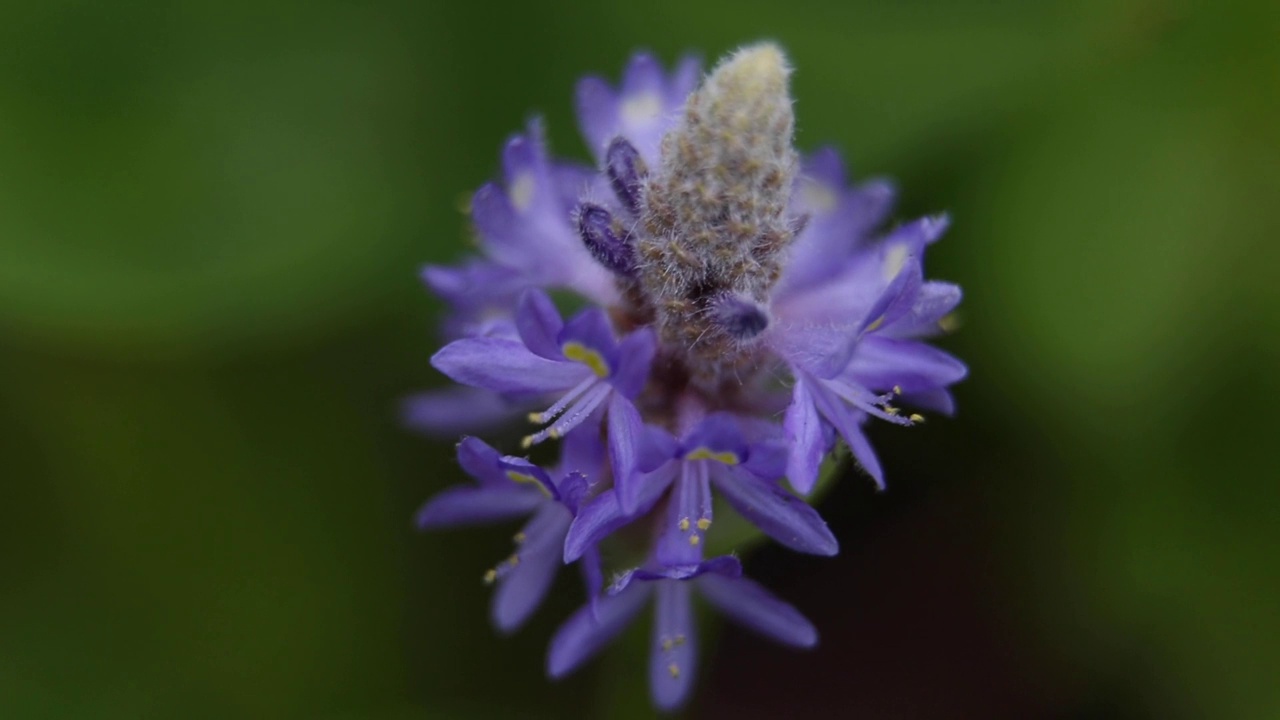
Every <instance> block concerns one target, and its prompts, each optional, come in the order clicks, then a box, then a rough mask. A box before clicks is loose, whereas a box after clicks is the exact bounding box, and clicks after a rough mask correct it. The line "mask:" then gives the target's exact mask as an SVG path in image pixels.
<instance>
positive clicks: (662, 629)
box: [547, 557, 818, 710]
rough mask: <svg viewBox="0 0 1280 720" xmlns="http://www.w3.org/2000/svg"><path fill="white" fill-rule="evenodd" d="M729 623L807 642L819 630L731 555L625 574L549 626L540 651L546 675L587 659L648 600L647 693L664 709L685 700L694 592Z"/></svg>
mask: <svg viewBox="0 0 1280 720" xmlns="http://www.w3.org/2000/svg"><path fill="white" fill-rule="evenodd" d="M695 590H696V591H697V594H698V595H700V596H701V597H702V598H703V599H704V600H706V601H707V602H708V603H710V604H711V605H712V606H713V607H715V608H716V609H717V610H719V611H720V612H721V613H723V614H724V615H725V616H726V617H728V618H729V619H730V620H733V621H734V622H736V623H738V624H740V625H742V626H743V627H746V628H747V629H749V630H753V631H755V632H757V633H759V634H761V635H763V636H765V637H767V638H769V639H771V640H774V641H776V642H779V643H782V644H784V645H790V646H792V647H797V648H809V647H813V646H814V645H816V644H817V642H818V632H817V630H815V629H814V627H813V625H812V624H811V623H810V622H809V621H808V620H806V619H805V617H804V616H803V615H801V614H800V612H799V611H798V610H796V609H795V608H794V607H792V606H791V605H789V604H787V603H785V602H783V601H782V600H779V599H778V598H776V597H775V596H774V595H772V594H771V593H770V592H769V591H768V590H765V589H764V588H763V587H761V586H760V585H758V584H757V583H755V582H752V581H751V580H748V579H746V578H744V577H742V566H741V565H740V564H739V563H738V561H737V559H736V558H733V557H718V558H713V559H711V560H707V561H704V562H697V563H693V564H691V565H683V566H676V567H671V566H664V565H662V564H660V563H659V564H656V565H655V566H654V567H653V568H652V569H637V570H632V571H629V572H627V573H624V574H623V575H622V576H620V577H619V578H618V579H617V580H615V581H614V583H613V585H612V586H611V587H610V588H609V593H610V594H609V596H608V597H606V598H604V599H602V600H601V601H600V602H599V604H598V605H597V607H595V608H594V609H593V608H591V607H590V606H585V607H583V608H582V609H580V610H578V612H577V613H575V614H574V615H573V616H572V617H570V618H569V620H568V621H567V622H565V624H564V625H562V626H561V627H560V629H559V630H558V631H557V632H556V635H555V637H554V638H552V640H551V647H550V649H549V650H548V653H547V674H549V675H550V676H551V677H553V678H559V677H563V676H565V675H567V674H569V673H571V672H573V671H574V670H575V669H577V668H578V667H579V666H580V665H582V663H584V662H586V661H587V660H590V659H591V658H592V657H593V656H594V655H595V654H596V653H597V652H599V651H600V649H601V648H603V647H604V646H605V645H607V644H608V643H609V641H610V640H612V639H613V638H614V637H616V636H617V635H618V633H620V632H622V630H623V629H625V628H626V626H627V625H628V624H629V623H630V622H631V620H632V619H634V618H635V616H636V614H637V613H639V612H640V610H641V608H643V607H644V605H645V603H646V602H648V601H649V599H650V598H652V599H653V600H654V624H653V636H652V639H651V641H650V650H649V691H650V693H651V695H652V697H653V702H654V705H656V706H658V707H659V708H661V709H663V710H672V709H675V708H677V707H679V706H680V705H681V704H682V703H684V702H685V700H687V699H688V696H689V691H690V689H691V688H692V686H693V680H694V675H695V671H696V668H697V638H698V635H697V628H696V626H695V624H694V614H693V598H692V595H693V592H694V591H695Z"/></svg>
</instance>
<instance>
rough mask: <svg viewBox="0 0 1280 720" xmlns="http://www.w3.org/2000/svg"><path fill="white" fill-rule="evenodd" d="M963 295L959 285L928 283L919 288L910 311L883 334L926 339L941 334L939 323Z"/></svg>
mask: <svg viewBox="0 0 1280 720" xmlns="http://www.w3.org/2000/svg"><path fill="white" fill-rule="evenodd" d="M963 296H964V293H963V292H961V290H960V286H959V285H953V284H952V283H948V282H937V281H930V282H926V283H924V284H923V285H921V286H920V292H919V293H917V294H916V298H915V302H913V303H912V305H911V311H910V312H908V313H906V314H905V315H903V316H902V317H900V318H898V320H897V321H896V322H894V323H893V325H891V326H889V327H886V328H885V329H884V331H883V334H886V335H889V336H892V337H927V336H929V335H937V334H938V333H940V332H942V328H941V327H940V326H939V322H940V321H941V320H942V318H943V317H945V316H946V315H947V313H949V312H951V311H952V310H955V309H956V306H957V305H959V304H960V300H961V298H963Z"/></svg>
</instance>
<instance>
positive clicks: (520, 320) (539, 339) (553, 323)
mask: <svg viewBox="0 0 1280 720" xmlns="http://www.w3.org/2000/svg"><path fill="white" fill-rule="evenodd" d="M563 328H564V322H563V321H561V320H560V313H559V312H557V311H556V306H555V303H553V302H551V298H549V297H547V294H546V293H544V292H542V291H541V290H538V289H529V290H526V291H525V292H524V294H522V295H521V296H520V302H519V305H517V306H516V330H517V331H518V332H519V333H520V340H521V341H522V342H523V343H524V345H525V347H527V348H529V350H530V351H532V352H533V354H534V355H537V356H538V357H541V358H545V359H547V360H556V361H559V360H562V359H563V358H564V355H562V354H561V353H560V344H559V343H558V342H556V339H557V338H558V337H559V336H560V331H561V330H562V329H563Z"/></svg>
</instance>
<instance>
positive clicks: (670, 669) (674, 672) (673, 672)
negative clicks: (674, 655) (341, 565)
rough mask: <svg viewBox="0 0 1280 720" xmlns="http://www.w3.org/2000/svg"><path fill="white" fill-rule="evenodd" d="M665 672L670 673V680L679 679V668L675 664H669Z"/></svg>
mask: <svg viewBox="0 0 1280 720" xmlns="http://www.w3.org/2000/svg"><path fill="white" fill-rule="evenodd" d="M667 672H669V673H671V679H672V680H675V679H676V678H678V677H680V666H679V665H677V664H675V663H671V664H670V665H668V666H667Z"/></svg>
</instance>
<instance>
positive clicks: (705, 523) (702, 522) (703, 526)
mask: <svg viewBox="0 0 1280 720" xmlns="http://www.w3.org/2000/svg"><path fill="white" fill-rule="evenodd" d="M709 527H711V518H700V519H699V520H698V529H699V530H701V531H703V532H706V531H707V528H709Z"/></svg>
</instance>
